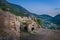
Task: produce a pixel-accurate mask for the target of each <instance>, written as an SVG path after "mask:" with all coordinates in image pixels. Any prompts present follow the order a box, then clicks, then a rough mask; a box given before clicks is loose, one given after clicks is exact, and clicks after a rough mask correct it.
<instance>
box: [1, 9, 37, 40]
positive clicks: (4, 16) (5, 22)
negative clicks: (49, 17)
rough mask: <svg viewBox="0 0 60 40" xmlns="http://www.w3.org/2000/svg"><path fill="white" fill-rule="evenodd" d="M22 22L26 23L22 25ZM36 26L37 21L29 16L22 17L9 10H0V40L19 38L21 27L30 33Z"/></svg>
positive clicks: (16, 39) (17, 39) (15, 39)
mask: <svg viewBox="0 0 60 40" xmlns="http://www.w3.org/2000/svg"><path fill="white" fill-rule="evenodd" d="M24 22H27V25H24V24H23V23H24ZM37 28H38V25H37V23H36V22H35V21H34V20H32V19H31V18H30V17H29V18H27V17H24V18H22V17H20V16H15V15H14V14H12V13H10V12H9V11H2V10H0V40H20V30H21V29H22V30H24V29H25V30H26V31H28V32H29V33H32V32H33V31H34V30H37Z"/></svg>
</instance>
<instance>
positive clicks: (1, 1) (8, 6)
mask: <svg viewBox="0 0 60 40" xmlns="http://www.w3.org/2000/svg"><path fill="white" fill-rule="evenodd" d="M0 9H2V10H8V11H10V12H12V13H14V14H15V15H18V16H30V12H29V11H28V10H26V9H25V8H23V7H22V6H19V5H16V4H12V3H9V2H7V1H6V0H0Z"/></svg>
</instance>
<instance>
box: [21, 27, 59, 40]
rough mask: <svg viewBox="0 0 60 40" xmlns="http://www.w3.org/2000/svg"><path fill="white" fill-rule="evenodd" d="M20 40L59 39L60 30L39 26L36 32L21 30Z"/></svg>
mask: <svg viewBox="0 0 60 40" xmlns="http://www.w3.org/2000/svg"><path fill="white" fill-rule="evenodd" d="M21 40H60V30H49V29H42V28H40V29H39V30H38V32H37V33H36V34H28V33H23V32H22V33H21Z"/></svg>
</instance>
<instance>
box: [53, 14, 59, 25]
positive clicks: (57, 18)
mask: <svg viewBox="0 0 60 40" xmlns="http://www.w3.org/2000/svg"><path fill="white" fill-rule="evenodd" d="M53 20H54V23H55V24H58V25H60V14H58V15H56V16H55V17H54V19H53Z"/></svg>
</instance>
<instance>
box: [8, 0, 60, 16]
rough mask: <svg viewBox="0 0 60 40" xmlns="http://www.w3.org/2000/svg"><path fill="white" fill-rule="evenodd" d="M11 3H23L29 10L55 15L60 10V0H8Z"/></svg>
mask: <svg viewBox="0 0 60 40" xmlns="http://www.w3.org/2000/svg"><path fill="white" fill-rule="evenodd" d="M8 1H9V2H11V3H14V4H18V5H21V6H22V7H24V8H25V9H27V10H28V11H30V12H32V13H36V14H39V15H41V14H48V15H51V16H55V15H57V14H59V13H56V11H57V10H58V11H60V0H8Z"/></svg>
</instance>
